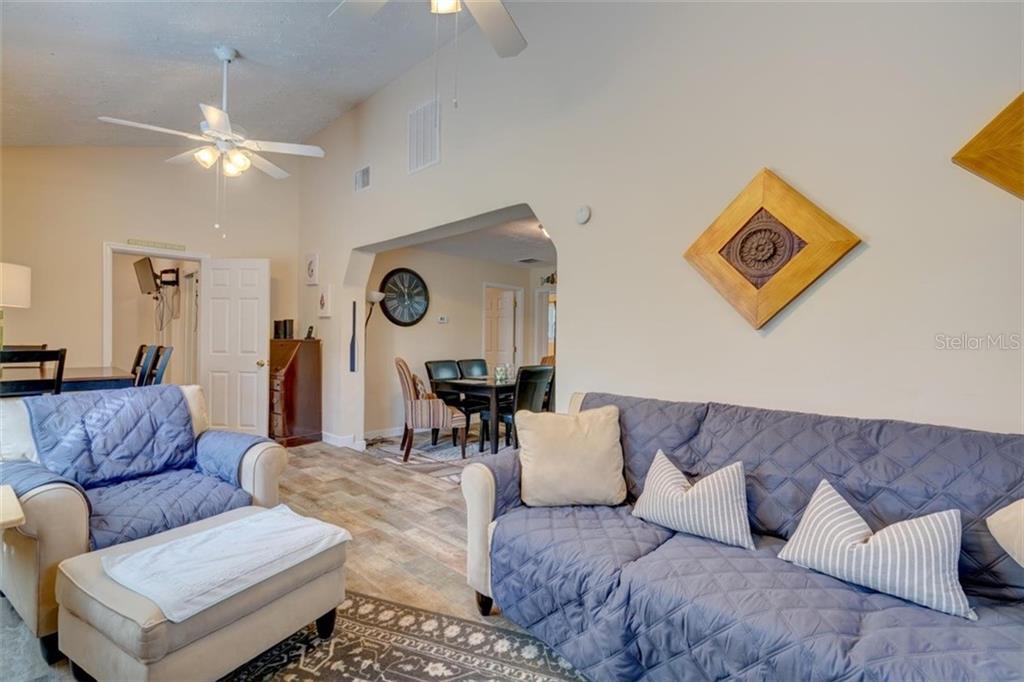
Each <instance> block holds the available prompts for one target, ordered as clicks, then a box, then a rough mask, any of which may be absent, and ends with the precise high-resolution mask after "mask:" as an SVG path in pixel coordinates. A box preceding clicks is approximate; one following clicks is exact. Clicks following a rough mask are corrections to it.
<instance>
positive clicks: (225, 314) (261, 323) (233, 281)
mask: <svg viewBox="0 0 1024 682" xmlns="http://www.w3.org/2000/svg"><path fill="white" fill-rule="evenodd" d="M199 281H200V287H199V289H200V298H199V316H200V325H199V376H200V383H201V384H202V386H203V390H204V391H205V392H206V404H207V407H208V409H209V412H210V427H211V428H215V429H232V430H236V431H245V432H247V433H255V434H259V435H263V436H265V435H267V426H268V424H267V420H268V418H269V404H268V392H269V389H270V380H269V371H270V370H269V368H268V367H267V361H268V359H269V353H270V261H269V260H267V259H264V258H252V259H248V258H223V259H221V258H208V259H206V260H204V261H203V265H202V271H201V273H200V279H199Z"/></svg>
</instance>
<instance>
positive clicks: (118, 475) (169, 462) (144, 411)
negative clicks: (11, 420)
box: [24, 385, 265, 549]
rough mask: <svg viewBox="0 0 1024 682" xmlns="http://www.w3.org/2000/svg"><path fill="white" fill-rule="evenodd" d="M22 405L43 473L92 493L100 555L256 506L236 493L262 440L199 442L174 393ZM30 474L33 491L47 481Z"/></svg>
mask: <svg viewBox="0 0 1024 682" xmlns="http://www.w3.org/2000/svg"><path fill="white" fill-rule="evenodd" d="M24 402H25V406H26V408H27V410H28V413H29V420H30V423H31V425H32V435H33V438H34V439H35V442H36V449H37V451H38V453H39V459H40V463H41V465H42V466H44V467H45V468H46V470H48V471H49V472H52V476H54V477H62V478H64V479H68V480H69V481H71V482H72V483H73V484H75V485H77V486H79V487H80V488H81V489H84V491H85V495H86V497H87V499H88V500H89V504H90V507H91V513H90V518H89V528H90V542H91V546H92V548H93V549H101V548H103V547H108V546H110V545H114V544H118V543H121V542H127V541H129V540H135V539H138V538H142V537H147V536H149V535H153V534H155V533H159V532H161V531H165V530H169V529H171V528H176V527H178V526H182V525H185V524H187V523H192V522H193V521H199V520H201V519H204V518H207V517H210V516H214V515H216V514H220V513H222V512H225V511H228V510H230V509H235V508H237V507H242V506H245V505H248V504H250V502H251V497H250V495H249V494H248V493H247V492H245V491H244V490H242V489H241V487H240V486H239V481H238V468H239V463H240V462H241V459H242V457H243V456H244V454H245V452H246V451H247V450H248V449H249V448H250V447H251V446H252V445H254V444H256V443H257V442H261V441H263V440H265V439H263V438H258V437H254V436H250V435H248V434H240V433H230V432H224V431H206V432H204V433H203V434H201V435H200V436H199V438H198V439H197V438H196V437H195V435H194V430H193V425H192V417H191V413H190V412H189V409H188V403H187V401H186V400H185V397H184V394H183V393H182V392H181V389H180V388H179V387H177V386H172V385H160V386H147V387H144V388H127V389H120V390H114V391H84V392H75V393H64V394H60V395H46V396H33V397H30V398H25V399H24ZM34 466H36V467H39V466H40V465H34ZM28 474H29V472H27V471H26V472H25V476H24V477H25V478H26V479H27V482H29V483H31V482H32V481H41V480H44V479H45V478H46V477H45V476H42V475H40V472H34V473H33V474H32V476H31V478H29V477H28Z"/></svg>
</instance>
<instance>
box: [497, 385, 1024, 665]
mask: <svg viewBox="0 0 1024 682" xmlns="http://www.w3.org/2000/svg"><path fill="white" fill-rule="evenodd" d="M606 404H615V405H617V406H618V407H619V409H620V425H621V429H622V445H623V453H624V456H625V474H626V479H627V486H628V487H629V490H630V495H631V499H635V497H636V496H637V495H638V494H639V492H640V491H642V490H643V479H644V476H645V475H646V471H647V467H648V466H649V465H650V461H651V460H652V458H653V456H654V453H655V452H656V451H657V450H658V449H659V448H660V449H662V450H664V451H665V452H666V454H668V455H669V457H670V458H671V459H672V460H673V461H674V462H675V463H676V464H677V465H678V466H679V467H680V468H681V469H682V470H684V471H686V472H688V473H689V474H691V475H693V476H700V475H702V474H706V473H709V472H711V471H714V470H717V469H719V468H721V467H722V466H725V465H727V464H730V463H732V462H734V461H738V460H742V461H743V462H744V468H745V471H746V474H747V496H748V515H749V519H750V522H751V526H752V530H753V531H754V533H755V541H756V544H757V549H756V550H755V551H748V550H745V549H742V548H740V547H731V546H727V545H723V544H721V543H718V542H715V541H713V540H707V539H704V538H699V537H695V536H691V535H687V534H684V533H675V532H672V531H670V530H667V529H665V528H662V527H660V526H657V525H655V524H650V523H647V522H645V521H642V520H640V519H637V518H636V517H633V516H632V515H631V514H630V512H631V507H630V505H629V504H626V505H622V506H620V507H553V508H529V507H525V506H523V505H522V504H521V502H520V501H518V500H517V499H513V497H514V496H513V495H512V494H511V492H510V491H512V490H514V489H516V488H517V487H518V478H519V472H518V467H516V466H514V465H513V464H512V463H511V462H510V461H508V460H509V457H508V456H504V457H498V458H487V459H485V460H484V463H485V464H486V465H488V466H489V467H490V468H491V470H492V473H493V474H494V476H495V481H496V484H497V495H496V502H495V507H496V509H495V513H496V517H497V524H496V526H495V529H494V534H493V537H492V542H491V590H492V594H493V596H494V598H495V600H496V602H497V603H498V604H499V605H500V606H501V608H502V611H503V613H504V615H506V616H507V617H508V618H510V619H511V620H513V621H514V622H516V623H518V624H519V625H521V626H523V627H524V628H526V629H527V630H529V631H530V632H531V633H533V634H535V635H536V636H538V637H539V638H540V639H542V640H544V641H545V642H547V643H548V644H550V645H551V646H553V647H554V648H556V649H557V650H558V651H559V652H560V653H561V654H563V655H564V656H565V657H566V658H567V659H568V660H569V661H571V662H572V663H573V664H574V665H576V666H577V668H579V669H580V670H581V671H582V672H583V673H584V674H585V675H587V676H588V677H589V678H591V679H595V680H634V679H647V680H689V679H694V680H704V679H723V678H730V679H733V678H734V679H741V680H1013V679H1024V602H1022V601H1021V599H1022V598H1024V593H1022V591H1021V590H1022V589H1024V588H1022V586H1024V581H1022V580H1021V574H1020V570H1019V569H1020V567H1019V566H1017V565H1016V564H1015V563H1013V562H1012V560H1011V559H1009V557H1008V556H1006V554H1005V552H1003V551H1002V550H1001V549H1000V548H999V547H998V545H997V544H995V541H994V540H993V539H992V538H991V535H990V534H989V533H988V530H987V528H986V527H985V525H984V518H985V516H987V515H988V514H990V513H991V512H993V511H995V510H997V509H999V508H1001V507H1002V506H1005V505H1006V504H1009V503H1010V502H1012V501H1014V500H1016V499H1020V498H1021V497H1022V496H1024V437H1022V436H1017V435H999V434H989V433H982V432H977V431H967V430H963V429H953V428H947V427H937V426H927V425H921V424H908V423H904V422H895V421H886V420H858V419H847V418H839V417H825V416H820V415H807V414H797V413H792V412H782V411H774V410H760V409H754V408H746V407H738V406H734V405H721V404H715V403H710V404H694V403H670V402H664V401H655V400H647V399H642V398H626V397H621V396H612V395H606V394H588V396H587V398H586V399H585V401H584V403H583V408H584V409H588V408H593V407H598V406H601V405H606ZM513 458H514V455H513ZM822 478H828V480H829V481H830V482H831V483H832V484H833V485H834V486H835V487H836V488H837V489H838V490H840V491H841V492H842V493H843V495H844V497H846V499H848V500H849V501H850V502H851V504H853V505H854V506H855V508H857V511H858V512H859V513H861V514H862V515H863V516H864V518H865V519H866V520H867V521H868V523H869V524H870V525H871V526H872V528H874V529H875V530H877V529H878V528H880V527H882V526H885V525H888V524H890V523H893V522H896V521H899V520H902V519H905V518H910V517H914V516H919V515H922V514H927V513H930V512H933V511H938V510H940V509H950V508H957V509H960V510H961V516H962V519H963V524H964V540H963V551H962V556H961V561H960V570H961V580H962V583H963V584H964V588H965V591H966V592H967V594H968V598H969V600H970V602H971V605H972V606H973V607H974V609H975V610H976V611H977V613H978V616H979V619H978V621H969V620H967V619H964V618H958V617H955V616H950V615H947V614H943V613H939V612H937V611H932V610H930V609H926V608H924V607H922V606H918V605H915V604H911V603H909V602H906V601H903V600H901V599H898V598H896V597H891V596H888V595H884V594H880V593H877V592H873V591H871V590H869V589H866V588H862V587H857V586H854V585H849V584H847V583H844V582H842V581H840V580H837V579H835V578H832V577H829V576H826V575H823V574H820V573H816V572H814V571H810V570H808V569H804V568H801V567H799V566H796V565H794V564H790V563H788V562H785V561H782V560H780V559H778V557H777V554H778V552H779V550H780V549H781V547H782V546H783V545H784V543H785V539H786V538H787V537H789V535H790V534H791V533H792V532H793V530H794V529H795V527H796V523H797V522H798V521H799V518H800V515H801V513H802V511H803V507H804V506H805V505H806V503H807V501H808V500H809V499H810V495H811V493H812V492H813V490H814V487H815V486H816V485H817V483H818V482H819V481H820V480H821V479H822Z"/></svg>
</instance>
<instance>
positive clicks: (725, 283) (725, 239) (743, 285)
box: [685, 169, 860, 329]
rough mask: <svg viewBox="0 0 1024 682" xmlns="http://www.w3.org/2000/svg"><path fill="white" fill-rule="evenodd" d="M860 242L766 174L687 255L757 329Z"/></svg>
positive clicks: (722, 215) (773, 175) (746, 190)
mask: <svg viewBox="0 0 1024 682" xmlns="http://www.w3.org/2000/svg"><path fill="white" fill-rule="evenodd" d="M859 243H860V238H858V237H857V235H855V234H853V233H852V232H850V231H849V230H848V229H846V228H845V227H843V226H842V225H840V224H839V223H838V222H836V221H835V220H834V219H832V217H831V216H829V215H828V214H827V213H825V212H824V211H822V210H821V209H820V208H818V207H817V206H815V205H814V204H813V203H811V201H810V200H809V199H807V198H806V197H804V196H803V195H802V194H800V193H799V192H797V191H796V190H795V189H793V188H792V187H790V186H789V185H788V184H786V183H785V182H784V181H783V180H782V179H781V178H779V176H777V175H775V174H774V173H772V172H771V171H770V170H767V169H765V170H762V171H761V172H760V173H758V175H757V177H755V178H754V179H753V180H752V181H751V182H750V184H749V185H747V187H746V189H744V190H743V191H742V192H740V194H739V196H737V197H736V198H735V199H733V201H732V203H731V204H729V206H727V207H726V209H725V210H724V211H723V212H722V214H721V215H720V216H718V218H717V219H716V220H715V222H713V223H712V224H711V226H710V227H708V229H706V230H705V231H704V232H703V233H702V234H701V235H700V236H699V237H698V238H697V240H696V241H695V242H694V243H693V244H691V245H690V248H689V249H687V251H686V254H685V257H686V260H688V261H689V262H690V264H691V265H693V267H695V268H696V269H697V271H698V272H699V273H700V274H701V275H702V276H703V277H704V278H705V279H706V280H707V281H708V282H710V283H711V285H712V286H714V287H715V288H716V289H717V290H718V292H719V293H720V294H722V296H724V297H725V299H726V300H727V301H729V303H731V304H732V306H733V307H734V308H736V310H737V311H739V313H740V314H741V315H742V316H743V317H744V318H745V319H746V320H747V321H748V322H749V323H750V324H751V325H752V326H753V327H754V328H755V329H760V328H761V327H762V326H764V324H765V323H767V322H768V320H770V319H771V318H772V317H774V316H775V315H776V314H778V312H779V311H780V310H782V309H783V308H785V307H786V306H787V305H788V304H789V303H790V301H792V300H793V299H795V298H796V297H797V296H799V295H800V293H801V292H802V291H803V290H804V289H806V288H807V287H808V286H810V285H811V283H812V282H814V280H816V279H818V277H821V275H823V274H824V273H825V272H827V271H828V269H829V268H831V267H832V266H833V265H835V264H836V263H837V262H838V261H839V259H840V258H842V257H843V256H844V255H846V253H847V252H849V251H850V249H852V248H853V247H855V246H856V245H857V244H859Z"/></svg>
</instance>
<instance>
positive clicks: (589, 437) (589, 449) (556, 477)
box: [516, 405, 626, 507]
mask: <svg viewBox="0 0 1024 682" xmlns="http://www.w3.org/2000/svg"><path fill="white" fill-rule="evenodd" d="M516 431H517V432H518V433H519V462H520V464H521V465H522V482H521V487H522V489H521V491H520V494H521V496H522V498H523V502H524V503H525V504H527V505H529V506H531V507H560V506H562V505H569V504H608V505H613V504H621V503H622V501H623V500H625V499H626V479H625V478H624V477H623V474H622V444H621V443H619V408H617V407H615V406H614V405H607V406H605V407H599V408H597V409H595V410H584V411H582V412H579V413H577V414H554V413H552V412H526V411H519V412H517V413H516Z"/></svg>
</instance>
